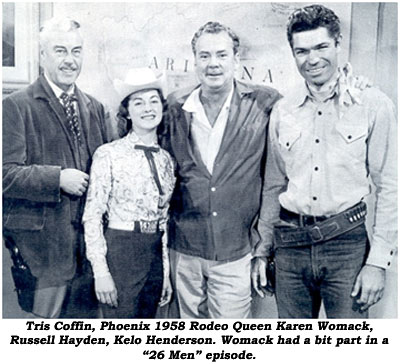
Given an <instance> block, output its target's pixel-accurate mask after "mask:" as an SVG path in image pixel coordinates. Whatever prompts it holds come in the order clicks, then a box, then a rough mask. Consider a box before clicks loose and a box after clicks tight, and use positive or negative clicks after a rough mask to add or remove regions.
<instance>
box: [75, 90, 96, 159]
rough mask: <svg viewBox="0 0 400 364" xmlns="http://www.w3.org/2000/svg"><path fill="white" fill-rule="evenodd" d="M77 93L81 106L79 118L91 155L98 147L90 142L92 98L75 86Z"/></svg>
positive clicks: (79, 105)
mask: <svg viewBox="0 0 400 364" xmlns="http://www.w3.org/2000/svg"><path fill="white" fill-rule="evenodd" d="M75 94H76V97H77V99H78V107H79V119H80V122H81V127H82V133H83V135H84V138H85V140H86V142H87V146H88V148H89V155H93V153H94V151H95V150H94V149H95V148H96V147H97V145H96V146H95V147H93V146H92V145H91V143H90V141H91V139H90V126H91V125H90V123H91V120H92V118H91V113H90V110H91V109H90V103H91V102H90V99H89V98H88V97H87V96H86V95H85V94H84V93H83V92H82V91H81V90H79V89H78V87H76V86H75Z"/></svg>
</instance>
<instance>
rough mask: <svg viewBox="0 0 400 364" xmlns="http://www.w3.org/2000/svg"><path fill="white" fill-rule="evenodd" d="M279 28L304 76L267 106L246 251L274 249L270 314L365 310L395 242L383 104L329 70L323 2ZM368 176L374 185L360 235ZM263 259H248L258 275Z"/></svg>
mask: <svg viewBox="0 0 400 364" xmlns="http://www.w3.org/2000/svg"><path fill="white" fill-rule="evenodd" d="M287 35H288V40H289V43H290V46H291V48H292V53H293V56H294V59H295V61H296V65H297V68H298V70H299V73H300V74H301V76H302V77H303V78H304V80H305V83H303V84H302V86H301V87H299V88H296V89H295V92H293V93H292V94H289V95H287V96H285V97H284V98H283V99H282V100H280V101H279V102H278V103H277V104H276V105H275V107H274V110H273V112H272V114H271V121H270V126H269V128H270V129H269V141H268V157H267V163H266V170H267V174H268V178H266V179H265V184H264V187H263V198H262V207H261V213H260V220H259V223H258V230H259V232H260V235H261V238H262V240H261V242H260V244H259V245H258V246H257V248H256V253H255V255H256V256H259V257H262V256H264V257H266V256H269V255H271V254H272V252H273V251H274V253H275V263H276V300H277V306H278V313H279V316H280V317H285V318H288V317H289V318H314V317H318V313H319V309H320V305H321V302H323V304H324V307H325V311H326V314H327V316H328V317H332V318H359V317H366V316H367V314H368V311H367V310H368V308H369V307H370V306H371V305H373V304H375V303H376V302H378V301H379V299H380V298H381V297H382V295H383V290H384V285H385V270H386V269H387V268H389V267H390V265H391V261H392V258H393V255H394V254H395V250H396V240H397V235H396V234H397V231H396V227H397V202H396V201H397V194H396V191H397V181H396V174H397V173H396V171H397V164H396V155H397V154H396V135H397V132H396V120H395V114H394V108H393V104H392V102H391V101H390V100H389V99H388V97H386V95H384V94H383V93H382V92H380V91H379V90H377V89H375V88H368V89H366V90H364V91H363V92H361V93H359V92H356V91H355V90H354V89H353V88H351V87H349V86H348V85H347V84H346V83H345V82H342V81H341V79H340V78H339V74H338V56H339V52H340V42H341V37H342V36H341V34H340V22H339V19H338V17H337V16H336V15H335V14H334V13H333V12H332V11H331V10H330V9H327V8H325V7H324V6H320V5H312V6H307V7H305V8H302V9H299V10H297V11H295V12H294V13H293V14H292V16H291V17H290V19H289V23H288V27H287ZM369 178H370V179H371V180H372V182H373V184H374V185H375V187H376V202H375V207H374V212H375V216H374V223H373V228H372V235H371V239H370V241H369V240H368V237H367V233H366V230H365V224H364V221H365V215H366V206H365V203H364V199H365V197H366V196H367V195H368V194H369V193H370V191H371V186H370V180H369ZM265 264H266V263H265V259H264V258H258V259H257V263H256V264H255V266H254V268H255V270H254V271H255V272H256V273H257V274H255V276H254V277H255V280H257V279H258V278H259V277H258V274H260V276H261V280H260V281H261V282H264V283H265V276H264V272H265ZM258 283H259V282H258V281H257V282H255V284H256V285H258ZM261 294H262V293H261Z"/></svg>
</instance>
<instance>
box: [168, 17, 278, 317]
mask: <svg viewBox="0 0 400 364" xmlns="http://www.w3.org/2000/svg"><path fill="white" fill-rule="evenodd" d="M192 49H193V53H194V56H195V68H196V74H197V77H198V79H199V81H200V85H199V86H198V87H196V88H194V89H190V90H180V91H178V92H176V93H174V94H172V95H171V96H170V97H169V100H168V105H169V112H168V117H167V120H166V134H165V135H164V146H165V147H166V149H167V150H168V151H170V153H171V155H172V156H173V157H174V158H175V160H176V162H177V185H176V189H175V193H174V195H173V197H172V201H171V217H170V226H169V238H170V240H169V241H170V247H171V257H172V261H171V272H172V279H173V281H174V283H175V292H176V296H177V300H178V303H179V309H180V314H181V317H183V318H185V317H191V318H202V317H212V318H244V317H248V316H249V314H250V303H251V280H250V264H251V258H252V256H251V250H252V238H253V237H252V227H253V225H254V224H255V222H256V220H257V216H258V212H259V207H260V194H261V183H262V176H263V171H262V169H263V168H262V166H263V163H262V160H263V156H264V154H265V143H266V132H267V123H268V120H269V113H270V110H271V108H272V105H273V104H274V103H275V102H276V100H277V99H278V98H279V94H278V92H277V91H275V90H273V89H271V88H267V87H263V86H250V85H246V84H243V83H241V82H238V81H237V80H235V78H234V72H235V70H236V69H237V68H238V66H239V38H238V37H237V35H236V34H235V33H234V32H233V31H232V30H231V29H229V28H228V27H225V26H223V25H221V24H219V23H216V22H209V23H207V24H205V25H204V26H203V27H201V28H200V29H199V30H198V32H196V34H195V35H194V37H193V40H192Z"/></svg>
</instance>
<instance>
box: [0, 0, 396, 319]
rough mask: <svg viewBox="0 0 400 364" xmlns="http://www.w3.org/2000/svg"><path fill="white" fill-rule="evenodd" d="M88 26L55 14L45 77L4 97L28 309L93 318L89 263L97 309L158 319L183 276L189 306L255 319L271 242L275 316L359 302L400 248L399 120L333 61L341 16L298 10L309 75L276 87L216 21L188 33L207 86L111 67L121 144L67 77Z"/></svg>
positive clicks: (183, 309) (295, 31) (301, 57)
mask: <svg viewBox="0 0 400 364" xmlns="http://www.w3.org/2000/svg"><path fill="white" fill-rule="evenodd" d="M78 28H79V24H78V23H76V22H75V21H71V20H66V19H64V20H62V21H58V20H57V19H52V20H50V21H49V22H47V23H46V24H45V25H44V26H43V28H42V30H41V33H40V46H41V51H40V55H41V61H42V63H41V64H42V66H43V69H44V74H43V75H42V76H40V77H39V79H38V80H37V81H36V82H35V83H34V84H32V85H31V86H29V87H28V88H27V89H25V90H22V91H19V92H16V93H14V94H12V95H10V96H9V97H7V98H6V99H5V100H4V102H3V196H4V211H3V217H4V223H3V234H4V238H5V241H6V243H7V245H8V246H9V247H11V248H13V247H14V250H13V252H14V253H15V252H17V253H19V254H20V256H21V259H22V261H23V262H24V263H26V266H27V267H29V269H30V272H31V274H32V276H33V277H34V278H35V286H34V289H33V293H32V308H31V309H30V310H29V311H31V312H32V313H33V314H34V315H35V316H39V317H73V316H75V317H96V315H97V314H98V313H97V311H96V309H95V305H93V306H91V309H90V310H89V309H88V302H90V301H91V300H90V297H93V296H92V294H91V292H92V288H91V277H92V272H93V276H94V282H95V287H94V288H95V289H94V291H95V294H96V297H97V300H98V301H99V302H101V304H102V305H101V306H102V313H101V315H103V317H118V318H133V317H140V318H150V317H154V316H155V314H156V311H157V306H158V305H165V304H167V303H168V302H169V301H170V299H171V296H172V287H173V292H174V297H175V299H176V301H177V303H178V307H179V317H182V318H210V317H211V318H247V317H250V312H251V310H250V309H251V296H252V288H253V289H254V291H255V292H257V293H258V294H259V295H260V296H264V294H265V293H266V292H267V290H266V286H267V285H268V284H270V283H271V282H268V279H267V276H266V272H267V270H270V269H269V268H270V267H269V266H268V264H270V263H269V262H271V261H272V257H273V256H274V261H275V267H276V269H275V275H276V279H275V281H276V287H275V294H276V301H277V306H278V313H279V316H280V317H292V318H313V317H318V313H319V309H320V306H321V302H323V304H324V306H325V310H326V314H327V315H328V317H342V318H344V317H345V318H358V317H366V316H367V312H368V307H370V306H371V305H373V304H374V303H376V302H377V301H379V299H380V298H381V297H382V294H383V290H384V285H385V270H386V269H387V268H389V266H390V264H391V261H392V259H393V256H394V255H395V252H396V239H397V236H396V228H397V226H396V221H397V203H396V200H397V185H396V176H397V170H396V169H397V167H396V157H397V154H396V120H395V114H394V108H393V104H392V103H391V101H390V100H389V99H388V98H387V97H386V96H385V95H384V94H383V93H382V92H380V91H378V90H377V89H375V88H373V87H372V88H371V87H369V88H367V89H364V90H360V89H358V88H355V87H354V85H353V84H354V82H353V81H354V80H353V77H352V76H350V75H347V74H346V72H343V71H342V70H340V69H339V64H338V56H339V52H340V44H341V37H342V36H341V33H340V21H339V19H338V17H337V16H336V15H335V14H334V13H333V12H332V11H331V10H330V9H328V8H326V7H324V6H321V5H312V6H307V7H304V8H302V9H299V10H297V11H295V12H294V13H293V14H292V15H291V17H290V18H289V23H288V26H287V35H288V40H289V44H290V47H291V49H292V54H293V56H294V59H295V61H296V64H297V67H298V70H299V72H300V74H301V76H302V77H303V78H304V81H305V82H303V83H302V84H301V86H300V87H299V88H296V89H295V90H293V91H294V92H292V93H291V94H288V95H286V96H285V97H283V98H282V97H281V95H280V94H279V93H278V92H277V91H276V90H274V89H272V88H268V87H265V86H257V85H250V84H244V83H241V82H239V81H237V80H236V79H235V77H234V75H235V71H236V70H237V68H238V67H239V62H240V55H239V46H240V43H239V38H238V36H237V35H236V34H235V33H234V32H233V31H232V30H231V29H229V28H228V27H226V26H224V25H221V24H220V23H217V22H208V23H207V24H205V25H204V26H202V27H201V28H200V29H199V30H198V31H197V32H196V33H195V35H194V37H193V39H192V49H193V53H194V58H195V70H196V75H197V77H198V80H199V81H200V84H199V85H198V86H197V87H195V88H192V89H186V90H181V91H177V92H175V93H173V94H171V95H169V97H168V100H167V101H165V99H164V94H163V88H162V84H161V81H160V79H159V78H157V76H156V75H155V74H154V73H153V72H152V70H150V69H131V70H130V71H129V72H128V73H127V74H126V77H125V79H124V81H121V80H116V81H115V82H114V85H115V88H116V90H117V92H118V93H119V95H120V97H121V100H122V101H121V104H120V107H119V112H118V115H117V117H118V119H119V121H120V122H121V123H122V124H123V125H124V126H125V127H124V135H123V136H122V138H121V139H118V140H115V141H113V142H111V143H106V142H107V141H108V137H107V131H106V121H105V115H104V110H103V107H102V105H101V104H100V103H98V102H97V101H96V100H95V99H93V98H92V97H90V96H88V95H86V94H84V93H83V92H81V91H80V90H79V89H78V87H77V86H76V85H75V80H76V78H77V77H78V75H79V72H80V69H81V62H82V38H81V37H80V35H79V30H78ZM362 88H363V87H362ZM89 173H90V178H89ZM370 179H372V182H373V184H374V185H375V186H376V202H375V216H374V224H373V232H372V236H371V239H370V240H369V239H368V237H367V233H366V230H365V216H366V204H365V202H364V199H365V197H366V196H367V195H368V194H369V193H370V189H371V187H370ZM86 257H87V259H88V260H89V261H90V265H89V264H88V262H87V259H86ZM270 278H271V277H270ZM171 281H172V283H171ZM16 283H17V282H16ZM17 291H18V287H17Z"/></svg>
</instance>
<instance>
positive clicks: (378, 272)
mask: <svg viewBox="0 0 400 364" xmlns="http://www.w3.org/2000/svg"><path fill="white" fill-rule="evenodd" d="M385 275H386V271H385V269H383V268H380V267H376V266H373V265H368V264H367V265H365V266H364V267H363V268H362V269H361V271H360V273H359V274H358V276H357V279H356V283H355V284H354V288H353V291H352V292H351V296H352V297H356V296H359V297H358V299H357V303H358V304H359V305H360V306H361V307H360V309H361V310H362V311H366V310H367V309H368V308H369V307H371V306H372V305H374V304H375V303H377V302H378V301H379V300H380V299H381V298H382V296H383V291H384V289H385Z"/></svg>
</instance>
